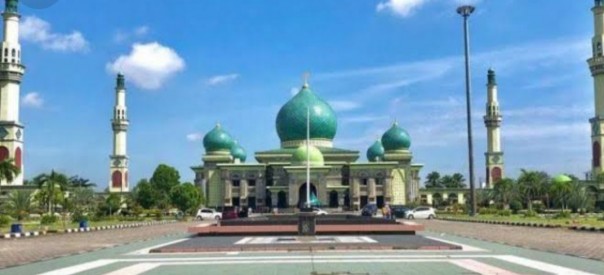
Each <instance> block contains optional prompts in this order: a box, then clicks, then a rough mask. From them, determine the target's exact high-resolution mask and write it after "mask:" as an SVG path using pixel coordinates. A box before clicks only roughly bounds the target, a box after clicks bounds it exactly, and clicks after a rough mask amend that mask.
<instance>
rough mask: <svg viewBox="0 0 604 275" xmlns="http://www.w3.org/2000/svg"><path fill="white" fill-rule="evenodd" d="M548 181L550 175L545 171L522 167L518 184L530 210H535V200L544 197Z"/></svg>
mask: <svg viewBox="0 0 604 275" xmlns="http://www.w3.org/2000/svg"><path fill="white" fill-rule="evenodd" d="M548 182H549V176H548V175H547V174H546V173H545V172H540V171H529V170H525V169H521V174H520V177H518V185H519V188H520V194H521V195H522V197H523V198H524V200H525V201H526V206H527V208H528V210H529V211H533V200H535V199H541V198H542V195H543V194H544V189H545V187H546V186H547V184H548Z"/></svg>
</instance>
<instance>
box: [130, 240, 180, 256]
mask: <svg viewBox="0 0 604 275" xmlns="http://www.w3.org/2000/svg"><path fill="white" fill-rule="evenodd" d="M186 240H188V238H187V239H179V240H176V241H171V242H167V243H162V244H158V245H154V246H150V247H145V248H143V249H139V250H136V251H133V252H130V253H126V254H125V255H145V254H149V251H151V249H155V248H160V247H164V246H167V245H171V244H175V243H180V242H184V241H186Z"/></svg>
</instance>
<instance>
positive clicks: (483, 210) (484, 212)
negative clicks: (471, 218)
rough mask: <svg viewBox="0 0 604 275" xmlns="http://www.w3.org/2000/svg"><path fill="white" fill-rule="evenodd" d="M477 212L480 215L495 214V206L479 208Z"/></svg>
mask: <svg viewBox="0 0 604 275" xmlns="http://www.w3.org/2000/svg"><path fill="white" fill-rule="evenodd" d="M478 214H480V215H496V214H497V209H496V208H485V207H483V208H480V209H479V210H478Z"/></svg>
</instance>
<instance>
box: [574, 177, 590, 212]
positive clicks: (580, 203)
mask: <svg viewBox="0 0 604 275" xmlns="http://www.w3.org/2000/svg"><path fill="white" fill-rule="evenodd" d="M593 205H594V201H593V199H592V197H591V196H590V195H589V193H588V191H587V190H586V188H585V186H582V185H581V183H579V182H577V181H573V182H571V183H570V194H569V196H568V207H569V208H571V209H572V211H573V212H577V210H578V209H587V208H589V207H590V206H593Z"/></svg>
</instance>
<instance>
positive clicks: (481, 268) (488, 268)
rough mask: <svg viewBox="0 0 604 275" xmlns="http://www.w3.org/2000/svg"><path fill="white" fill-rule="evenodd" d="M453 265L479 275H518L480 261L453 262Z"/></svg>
mask: <svg viewBox="0 0 604 275" xmlns="http://www.w3.org/2000/svg"><path fill="white" fill-rule="evenodd" d="M451 263H452V264H454V265H456V266H459V267H461V268H464V269H467V270H469V271H472V272H476V273H477V274H484V275H492V274H497V275H518V274H517V273H514V272H511V271H507V270H505V269H501V268H499V267H495V266H492V265H488V264H485V263H481V262H479V261H476V260H471V259H466V260H452V261H451Z"/></svg>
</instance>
